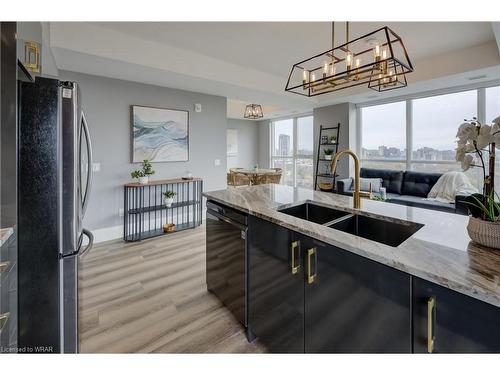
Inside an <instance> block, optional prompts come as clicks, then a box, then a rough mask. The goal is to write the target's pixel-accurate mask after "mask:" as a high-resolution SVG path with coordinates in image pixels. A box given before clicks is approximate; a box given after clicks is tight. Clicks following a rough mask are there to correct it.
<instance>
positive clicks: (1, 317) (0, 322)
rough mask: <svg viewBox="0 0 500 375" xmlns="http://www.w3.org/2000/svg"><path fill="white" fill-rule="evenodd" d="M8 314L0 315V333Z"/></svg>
mask: <svg viewBox="0 0 500 375" xmlns="http://www.w3.org/2000/svg"><path fill="white" fill-rule="evenodd" d="M9 316H10V313H5V314H0V332H1V331H2V329H3V327H4V326H5V323H7V320H9Z"/></svg>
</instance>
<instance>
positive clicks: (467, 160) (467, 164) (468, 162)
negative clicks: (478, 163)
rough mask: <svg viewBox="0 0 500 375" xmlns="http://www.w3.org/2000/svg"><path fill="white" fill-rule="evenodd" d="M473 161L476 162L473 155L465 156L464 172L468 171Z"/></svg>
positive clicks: (463, 162) (463, 161)
mask: <svg viewBox="0 0 500 375" xmlns="http://www.w3.org/2000/svg"><path fill="white" fill-rule="evenodd" d="M473 161H474V158H473V157H472V155H470V154H467V155H465V156H464V158H463V160H462V170H463V171H464V172H465V171H467V170H468V169H469V168H470V167H471V166H472V162H473Z"/></svg>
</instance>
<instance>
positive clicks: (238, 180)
mask: <svg viewBox="0 0 500 375" xmlns="http://www.w3.org/2000/svg"><path fill="white" fill-rule="evenodd" d="M239 169H243V168H231V169H230V170H229V173H228V185H229V186H234V187H236V186H250V185H251V181H250V178H249V177H248V176H247V175H245V174H243V173H238V170H239Z"/></svg>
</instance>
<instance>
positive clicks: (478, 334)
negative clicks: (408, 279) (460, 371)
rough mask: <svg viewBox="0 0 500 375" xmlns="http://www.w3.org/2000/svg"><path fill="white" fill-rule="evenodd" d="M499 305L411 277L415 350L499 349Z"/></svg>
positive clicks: (461, 351)
mask: <svg viewBox="0 0 500 375" xmlns="http://www.w3.org/2000/svg"><path fill="white" fill-rule="evenodd" d="M499 322H500V309H499V308H498V307H495V306H493V305H490V304H488V303H485V302H482V301H479V300H477V299H475V298H472V297H469V296H466V295H464V294H461V293H458V292H455V291H453V290H450V289H447V288H444V287H441V286H439V285H436V284H433V283H430V282H428V281H425V280H422V279H419V278H417V277H414V278H413V326H414V328H413V329H414V334H413V340H414V343H413V347H414V352H416V353H492V352H493V353H500V324H499Z"/></svg>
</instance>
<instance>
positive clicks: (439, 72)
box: [50, 22, 500, 118]
mask: <svg viewBox="0 0 500 375" xmlns="http://www.w3.org/2000/svg"><path fill="white" fill-rule="evenodd" d="M384 25H387V26H389V27H391V28H392V29H393V30H394V31H395V32H397V33H398V34H399V35H400V36H401V37H402V39H403V41H404V43H405V45H406V47H407V50H408V53H409V55H410V58H411V59H412V62H413V63H414V66H415V72H414V73H412V74H411V75H409V76H408V79H409V81H410V84H409V87H408V88H407V89H402V90H394V92H390V93H386V94H378V93H375V92H373V91H371V90H369V89H367V88H361V87H358V88H356V89H351V90H342V91H340V92H337V93H332V94H327V95H322V96H320V97H316V98H303V97H300V96H298V95H295V94H291V93H286V92H285V91H284V86H285V83H286V79H287V77H288V74H289V72H290V69H291V66H292V64H294V63H296V62H297V61H300V60H302V59H304V58H307V57H309V56H311V55H313V54H316V53H319V52H322V51H324V50H327V49H328V48H330V47H329V46H330V45H331V40H330V38H331V24H330V23H327V22H259V23H252V22H226V23H224V22H196V23H195V22H161V23H158V22H154V23H153V22H150V23H144V22H99V23H51V25H50V26H51V27H50V33H51V43H50V44H51V47H52V50H53V53H54V56H55V59H56V63H57V65H58V67H59V68H60V69H65V70H74V71H80V72H83V73H89V74H95V75H101V76H109V77H113V78H120V79H127V80H132V81H138V82H145V83H152V84H157V85H162V86H167V87H174V88H179V89H186V90H191V91H198V92H203V93H209V94H215V95H221V96H226V97H227V98H228V117H235V118H241V117H242V111H241V108H242V107H244V104H245V103H249V102H256V103H259V104H262V105H263V106H264V108H265V109H266V108H267V110H266V112H265V115H266V117H273V116H281V115H285V114H289V113H293V112H301V111H309V110H311V109H312V108H313V107H317V106H321V105H327V104H332V103H335V102H341V101H345V100H351V101H354V102H359V101H366V100H374V99H381V98H384V97H386V96H389V95H401V94H405V93H410V92H412V90H425V89H429V88H432V89H434V88H438V87H439V86H440V84H442V85H444V84H446V85H450V84H451V85H464V84H466V83H469V81H467V77H468V75H467V74H469V72H474V75H478V74H480V73H482V72H483V71H485V72H486V71H487V76H486V77H485V78H483V80H492V79H498V78H500V55H499V47H498V45H497V41H496V40H495V34H494V32H493V27H492V24H491V23H489V22H435V23H432V22H388V23H380V22H373V23H372V22H353V23H351V30H350V35H351V37H352V38H354V37H356V36H361V35H363V34H366V33H368V32H370V31H373V30H374V29H376V28H379V27H381V26H384ZM344 32H345V23H340V22H338V23H336V35H337V36H336V40H337V42H336V44H339V43H340V42H341V41H343V40H344V38H345V34H344ZM82 36H85V38H83V37H82ZM496 67H498V69H496ZM471 74H472V73H471ZM440 78H442V80H441V81H440ZM426 82H428V83H429V84H427V85H426V84H425V83H426ZM450 82H451V83H450Z"/></svg>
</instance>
